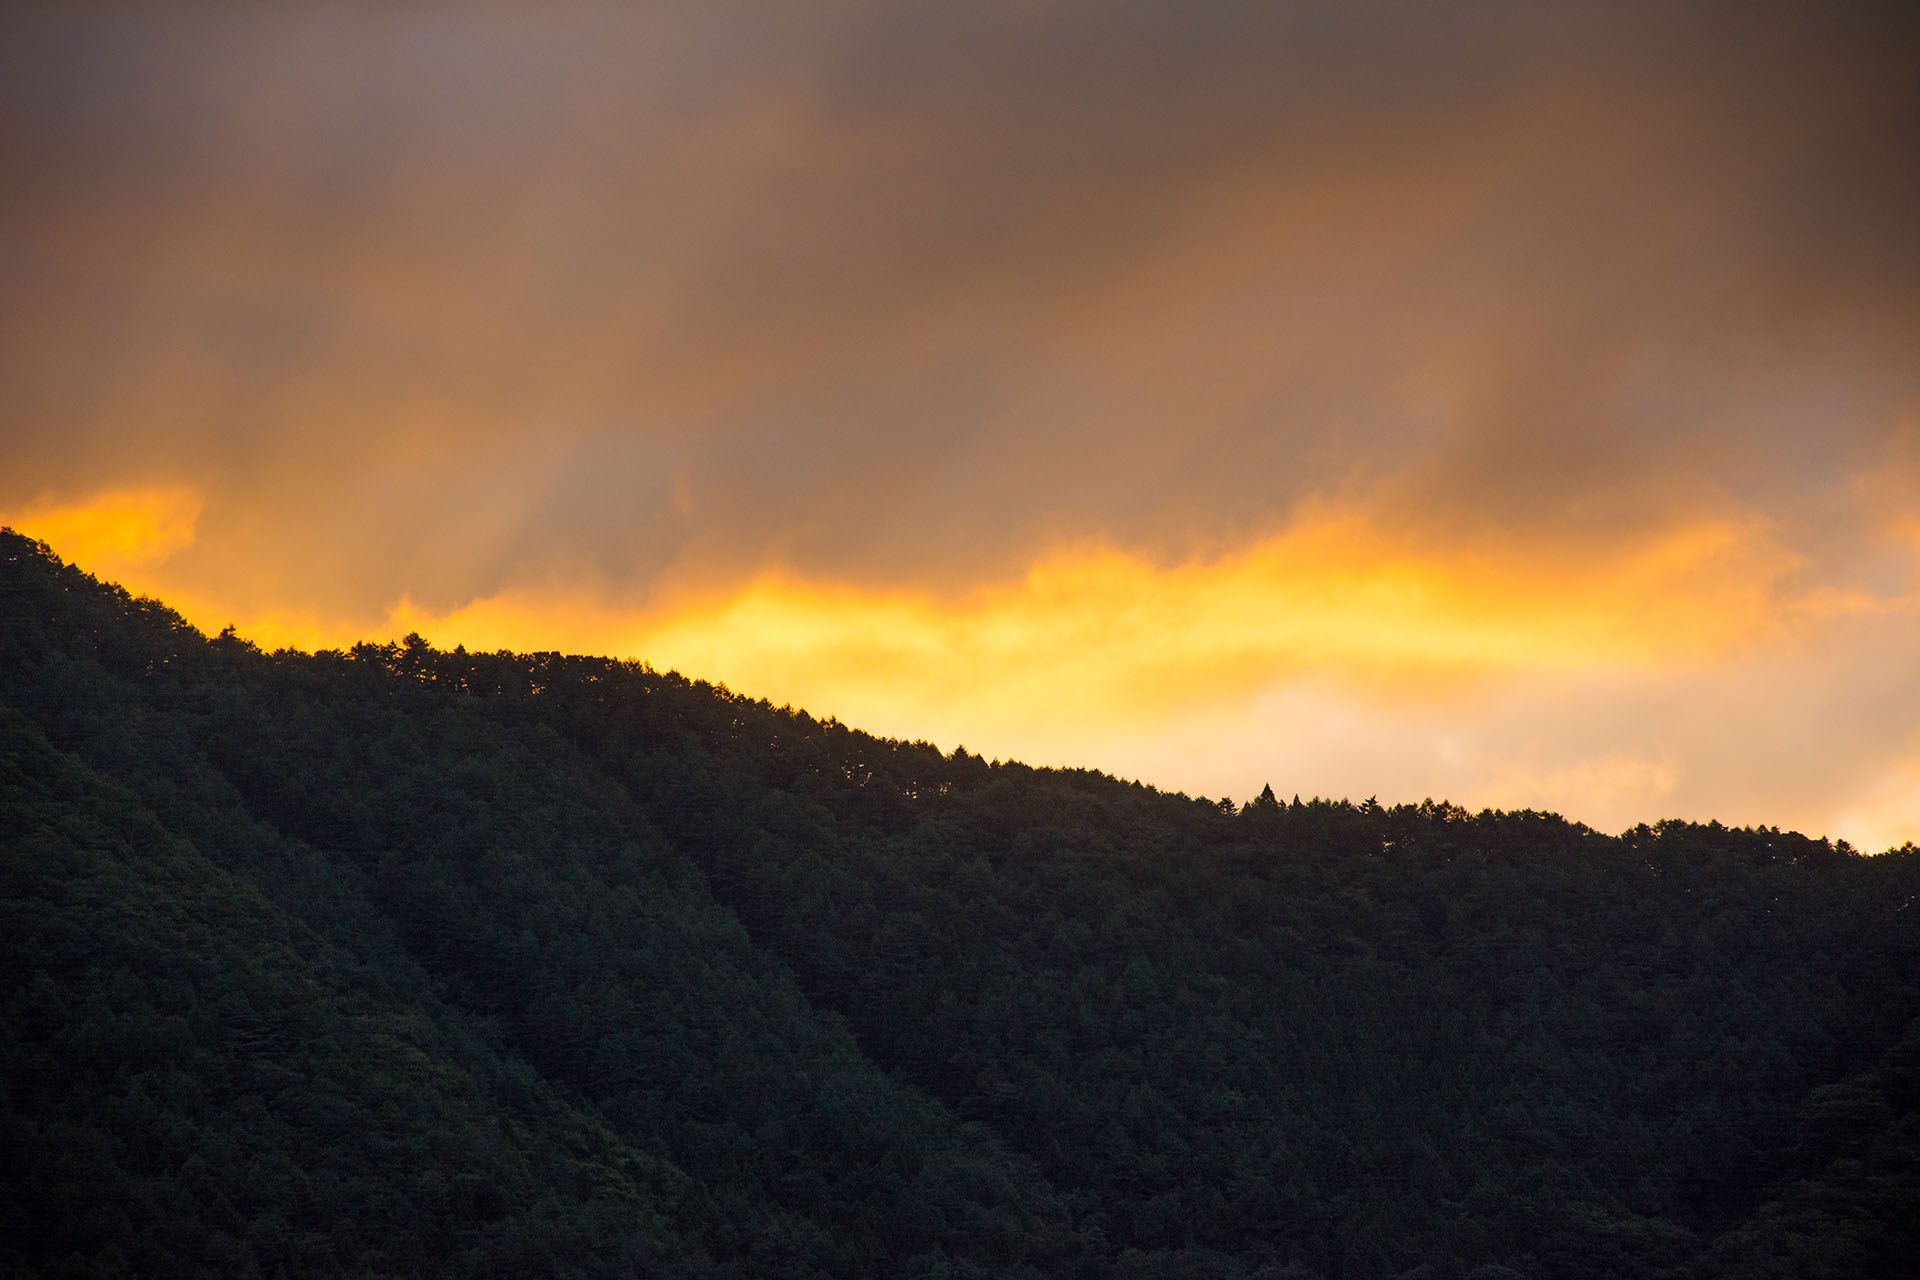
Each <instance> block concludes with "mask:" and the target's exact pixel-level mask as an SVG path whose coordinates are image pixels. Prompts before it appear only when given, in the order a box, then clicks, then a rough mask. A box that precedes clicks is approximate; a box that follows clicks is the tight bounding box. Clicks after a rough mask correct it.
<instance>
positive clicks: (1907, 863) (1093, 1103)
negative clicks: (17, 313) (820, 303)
mask: <svg viewBox="0 0 1920 1280" xmlns="http://www.w3.org/2000/svg"><path fill="white" fill-rule="evenodd" d="M1276 781H1277V782H1282V781H1283V780H1279V779H1276ZM1917 900H1920V851H1916V850H1914V849H1912V848H1908V849H1906V850H1902V851H1896V852H1892V853H1889V854H1886V855H1884V856H1879V857H1863V856H1860V855H1858V854H1855V853H1854V852H1852V851H1851V850H1849V849H1847V848H1845V846H1835V845H1833V844H1830V843H1828V842H1826V841H1823V840H1814V839H1808V838H1804V837H1801V836H1797V835H1792V834H1787V833H1782V832H1779V831H1774V830H1754V829H1748V830H1736V829H1729V828H1725V827H1721V826H1717V825H1713V826H1697V825H1687V824H1680V823H1666V824H1661V825H1659V826H1657V827H1652V828H1645V827H1643V828H1639V829H1636V830H1633V831H1630V832H1627V833H1625V834H1624V835H1622V836H1619V837H1610V836H1605V835H1601V834H1598V833H1595V832H1593V831H1590V830H1587V829H1585V828H1583V827H1579V826H1576V825H1572V824H1569V823H1567V822H1565V821H1563V820H1561V819H1559V818H1557V817H1554V816H1552V815H1548V814H1540V813H1482V814H1469V813H1467V812H1464V811H1462V810H1460V809H1458V808H1455V807H1452V806H1448V805H1444V804H1436V803H1432V802H1428V803H1424V804H1421V805H1418V806H1404V805H1403V806H1396V807H1385V806H1381V805H1379V804H1376V803H1374V802H1372V801H1369V802H1367V803H1365V804H1362V805H1353V804H1347V803H1332V802H1324V801H1311V802H1307V803H1301V802H1298V801H1294V802H1291V803H1282V802H1279V801H1276V800H1274V799H1272V798H1271V797H1270V796H1268V797H1263V798H1262V799H1261V800H1260V801H1258V802H1255V803H1253V804H1249V805H1247V806H1245V807H1244V808H1242V809H1240V810H1239V811H1237V812H1236V811H1233V810H1232V809H1231V808H1229V807H1226V806H1222V805H1220V804H1216V803H1212V802H1208V801H1204V800H1195V799H1190V798H1187V797H1182V796H1173V795H1167V794H1164V793H1160V792H1156V791H1153V790H1151V789H1149V788H1146V787H1142V786H1140V785H1137V784H1130V783H1126V782H1122V781H1118V780H1115V779H1112V778H1108V777H1105V776H1101V775H1098V774H1093V773H1087V772H1063V771H1055V770H1036V769H1031V768H1027V767H1024V766H1021V765H1017V764H989V763H988V762H986V761H983V760H981V759H979V758H978V757H975V756H971V755H967V754H964V753H961V752H955V753H953V754H951V755H943V754H941V753H940V752H939V751H937V750H935V749H934V748H932V747H930V746H928V745H925V744H913V743H901V742H892V741H884V740H879V739H875V738H872V737H869V736H866V735H864V734H861V733H858V732H855V731H853V730H851V729H849V728H847V727H846V726H844V725H841V724H838V723H837V722H834V721H832V720H819V719H815V718H812V717H810V716H808V715H806V714H803V713H799V712H794V711H789V710H785V709H777V708H774V707H771V706H768V705H767V704H765V703H759V702H754V701H751V700H748V699H745V698H741V697H738V696H734V695H731V694H729V693H727V692H726V691H725V690H723V689H718V688H715V687H712V686H710V685H705V684H701V683H698V682H693V681H689V680H686V679H683V678H682V677H680V676H677V675H673V674H668V673H661V672H656V671H653V670H651V669H649V668H647V667H645V666H643V665H640V664H635V663H625V662H615V661H609V660H603V659H594V658H579V657H565V656H561V655H557V654H531V655H515V654H508V653H498V654H470V653H466V652H462V651H455V652H451V653H447V652H440V651H436V650H434V649H432V648H430V647H428V646H426V645H425V644H423V643H420V642H418V641H417V640H411V639H410V640H409V641H408V642H407V643H405V644H402V645H362V646H359V647H357V648H355V649H354V650H352V651H351V652H346V653H339V652H333V653H320V654H312V655H308V654H298V653H277V654H266V653H262V652H260V651H258V650H256V649H254V648H253V647H251V646H250V645H248V644H246V643H245V642H244V641H243V640H240V639H238V638H235V637H233V636H230V635H229V636H222V637H219V638H214V639H207V638H205V637H203V636H202V635H200V634H199V633H198V632H196V631H194V630H193V629H192V628H190V627H188V626H187V625H186V624H185V623H184V622H183V621H182V620H181V619H180V618H178V617H177V616H176V615H174V614H172V613H171V612H169V611H168V610H167V609H166V608H164V607H163V606H162V605H159V604H156V603H154V602H150V601H140V600H135V599H132V598H130V597H129V596H128V595H127V594H126V593H125V592H123V591H121V590H119V589H118V588H115V587H112V586H109V585H103V584H101V583H99V582H96V581H95V580H94V579H92V578H90V577H88V576H87V575H85V574H83V573H81V572H80V571H78V570H77V569H74V568H71V567H69V566H66V565H63V564H62V563H60V562H59V561H58V560H57V559H56V558H54V556H53V555H52V554H51V552H49V551H48V550H47V549H46V548H45V547H44V546H40V545H38V544H35V543H32V542H30V541H28V540H26V539H23V538H20V537H19V536H17V535H14V534H11V533H5V534H0V1272H4V1273H7V1274H19V1275H24V1276H55V1275H62V1276H64V1275H87V1276H95V1275H116V1274H117V1275H129V1274H131V1275H191V1274H210V1275H235V1276H250V1275H259V1276H288V1277H300V1276H334V1275H355V1276H359V1275H374V1276H413V1275H432V1276H501V1277H508V1276H515V1277H517V1276H527V1275H547V1274H551V1275H559V1276H583V1277H584V1276H603V1275H609V1276H610V1275H652V1276H665V1277H687V1278H692V1277H714V1278H718V1277H749V1276H779V1277H896V1276H898V1277H925V1278H928V1280H931V1278H933V1277H960V1276H979V1277H986V1276H995V1277H1000V1276H1011V1277H1019V1276H1027V1277H1038V1276H1049V1277H1051V1276H1071V1277H1087V1278H1089V1280H1091V1278H1092V1277H1104V1276H1118V1277H1193V1278H1202V1277H1205V1278H1209V1280H1214V1278H1217V1280H1238V1278H1242V1277H1263V1278H1266V1280H1274V1278H1277V1277H1294V1278H1296V1280H1298V1278H1304V1277H1326V1278H1327V1280H1336V1278H1337V1280H1361V1278H1371V1277H1408V1278H1411V1277H1426V1278H1427V1280H1443V1278H1447V1277H1471V1278H1472V1280H1498V1278H1499V1277H1512V1276H1515V1275H1519V1276H1555V1277H1585V1276H1592V1277H1601V1276H1621V1275H1636V1276H1671V1277H1707V1276H1714V1277H1720V1276H1730V1277H1745V1276H1752V1277H1774V1276H1780V1277H1785V1276H1833V1277H1841V1276H1848V1277H1855V1276H1896V1275H1905V1274H1910V1273H1911V1267H1912V1264H1913V1259H1914V1258H1915V1257H1920V901H1917Z"/></svg>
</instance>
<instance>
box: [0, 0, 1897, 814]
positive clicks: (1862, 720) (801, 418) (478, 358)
mask: <svg viewBox="0 0 1920 1280" xmlns="http://www.w3.org/2000/svg"><path fill="white" fill-rule="evenodd" d="M1075 7H1076V6H1073V5H1067V6H1061V8H1063V9H1074V8H1075ZM1123 8H1125V10H1126V14H1127V15H1128V17H1127V19H1126V20H1125V21H1116V22H1114V23H1111V24H1101V26H1100V29H1102V30H1108V31H1110V32H1111V33H1112V35H1111V40H1110V41H1109V42H1106V43H1102V44H1099V45H1097V46H1096V47H1093V48H1090V49H1089V48H1083V47H1081V46H1080V44H1079V43H1078V42H1077V40H1076V39H1075V38H1073V37H1074V33H1075V32H1078V31H1081V30H1083V29H1084V24H1081V25H1076V24H1075V23H1074V22H1072V21H1068V20H1067V19H1065V18H1056V17H1053V16H1049V15H1050V13H1051V9H1052V7H1050V6H1041V7H1032V8H1031V9H1029V8H1025V7H1013V8H1008V9H1005V10H1002V9H1000V8H997V7H991V6H990V7H988V9H990V10H991V12H988V10H982V11H981V12H980V13H978V14H970V15H962V14H961V13H959V12H957V11H954V10H947V9H943V8H942V7H938V6H930V5H929V6H911V5H910V6H902V7H901V8H899V9H898V10H885V9H882V8H881V7H878V6H866V5H849V6H840V7H835V8H834V9H833V10H832V11H831V13H830V14H823V15H820V16H818V17H817V18H815V19H813V20H803V19H802V18H801V17H800V16H799V15H798V14H777V15H776V14H769V15H759V14H758V11H757V10H754V11H749V10H747V9H744V8H733V7H729V6H705V7H701V6H689V7H686V8H684V9H669V10H658V11H653V10H650V11H649V13H648V14H647V15H646V16H644V17H639V16H632V15H628V14H625V13H624V12H623V11H621V10H616V9H599V8H593V9H579V10H575V9H565V10H563V11H556V12H553V13H551V14H547V15H545V16H540V17H530V16H529V17H509V16H508V15H506V14H504V13H501V12H496V11H492V10H477V11H463V10H459V9H451V8H449V9H442V8H438V7H434V6H426V7H422V8H420V9H418V10H415V9H413V8H411V7H409V8H408V9H407V10H406V11H405V12H400V13H376V12H374V11H372V10H365V9H359V8H340V9H332V8H327V7H324V6H322V7H316V8H315V9H313V10H311V11H308V12H305V13H302V14H301V15H299V16H295V15H293V14H291V13H273V12H265V11H262V12H249V13H246V14H227V15H222V16H219V17H217V18H212V17H209V16H208V15H206V14H196V13H191V12H181V13H174V14H160V13H146V14H120V15H117V17H116V18H115V19H114V20H113V21H108V20H107V19H106V18H105V16H104V14H103V13H102V12H97V11H95V10H93V9H91V8H84V9H82V8H73V7H63V6H49V7H46V8H29V9H26V10H23V11H22V12H21V13H19V14H16V15H15V16H12V17H10V18H9V19H7V20H6V21H7V22H8V24H9V25H10V26H11V27H12V28H13V29H14V30H13V33H12V34H13V37H14V38H13V39H11V40H10V41H9V42H8V52H6V53H5V54H4V55H0V58H3V59H4V61H5V64H6V72H5V74H6V76H7V78H8V80H9V82H10V83H11V84H12V85H13V86H14V87H13V88H11V89H9V91H8V92H9V94H10V98H9V107H10V109H9V113H8V114H9V116H10V123H9V126H8V128H7V129H6V131H5V132H4V133H0V156H3V157H4V159H5V161H6V164H7V168H8V172H9V173H10V174H14V175H18V180H17V181H13V182H10V183H9V185H8V190H7V192H6V193H5V194H4V195H0V233H4V234H3V235H0V268H4V270H5V272H6V278H7V279H8V280H10V281H11V282H13V288H12V289H11V290H10V292H12V293H13V294H14V297H15V302H14V303H13V304H12V305H11V306H10V310H11V311H12V312H13V314H12V315H11V316H10V317H9V318H8V319H7V320H6V322H5V332H6V335H7V340H6V342H5V344H4V348H3V350H4V354H3V355H0V390H3V391H4V393H5V399H6V403H7V405H8V414H9V426H8V428H7V430H6V432H5V435H4V437H3V438H0V523H5V524H8V525H11V526H14V527H17V528H19V529H20V530H21V531H23V532H26V533H29V534H31V535H33V536H36V537H39V538H43V539H44V540H46V541H47V542H48V543H49V544H51V545H52V547H53V549H54V550H55V551H56V552H58V553H59V554H60V555H62V556H63V557H65V558H67V559H69V560H71V561H73V562H75V563H77V564H79V565H80V566H81V567H83V568H86V569H88V570H89V571H91V572H94V573H96V574H98V575H100V576H102V577H105V578H110V579H113V580H115V581H120V582H122V583H124V584H125V585H127V586H128V587H129V588H130V589H132V590H135V591H138V592H142V593H147V594H151V595H154V596H156V597H158V598H161V599H163V600H165V601H166V602H168V603H169V604H171V605H173V606H175V607H176V608H179V609H180V610H181V611H182V612H183V613H184V614H185V615H186V616H187V617H188V619H189V620H190V621H191V622H193V623H194V624H195V625H196V626H198V627H200V628H201V629H203V630H206V631H209V632H212V631H217V630H219V629H220V628H221V627H223V626H225V625H227V624H229V623H231V624H234V625H236V626H237V627H238V628H239V630H240V631H241V633H242V634H243V635H245V636H247V637H248V638H250V639H252V640H253V641H255V642H256V643H258V644H260V645H262V646H263V647H266V648H276V647H282V646H290V647H300V648H321V647H344V646H347V645H351V644H352V643H354V642H356V641H359V640H367V639H373V640H385V639H391V638H394V637H397V636H400V635H403V634H405V633H407V632H411V631H417V632H419V633H421V634H423V635H425V636H426V637H428V638H429V639H431V640H433V641H434V642H436V643H438V644H442V645H446V646H452V645H455V644H464V645H466V646H467V647H469V648H478V649H494V648H514V649H552V650H564V651H570V652H589V653H606V654H615V655H619V656H623V657H632V658H637V659H642V660H645V661H647V662H650V663H652V664H653V665H654V666H656V667H660V668H673V669H677V670H680V671H682V672H684V673H686V674H688V675H690V676H694V677H698V678H705V679H710V680H714V681H719V682H724V683H726V684H727V685H728V686H729V687H731V688H733V689H735V690H738V691H740V692H744V693H747V694H750V695H753V696H756V697H766V698H769V699H771V700H773V701H774V702H776V703H791V704H793V705H796V706H800V707H804V708H806V709H807V710H808V711H810V712H813V713H815V714H817V715H820V716H827V715H833V716H837V717H839V718H840V719H842V720H844V721H847V722H848V723H851V724H854V725H857V726H859V727H862V728H868V729H872V730H875V731H878V732H882V733H886V734H889V735H895V736H901V737H907V738H925V739H930V740H933V741H936V742H938V743H940V744H941V745H942V746H945V747H949V748H950V747H952V746H955V745H960V744H964V745H965V746H967V747H968V748H969V749H970V750H973V751H977V752H983V753H985V754H987V755H989V756H994V757H1001V758H1020V759H1027V760H1031V761H1034V762H1036V763H1044V764H1061V765H1086V766H1090V767H1096V768H1101V769H1105V770H1108V771H1111V772H1115V773H1119V774H1121V775H1123V776H1128V777H1138V778H1141V779H1142V780H1144V781H1147V782H1150V783H1153V784H1156V785H1161V786H1165V787H1169V788H1178V789H1184V790H1188V791H1190V792H1194V793H1198V794H1206V795H1210V796H1218V795H1221V794H1230V795H1232V796H1234V797H1236V798H1240V799H1244V798H1246V797H1247V796H1249V795H1250V794H1252V793H1253V792H1255V791H1257V790H1258V789H1259V788H1260V787H1261V786H1262V785H1264V784H1266V783H1268V782H1271V783H1272V784H1273V786H1274V787H1275V788H1276V789H1277V790H1279V791H1281V792H1283V793H1292V792H1294V791H1299V792H1301V793H1303V794H1308V795H1311V794H1316V793H1318V794H1328V795H1342V796H1353V797H1356V798H1364V797H1365V796H1367V795H1378V796H1380V797H1381V798H1382V799H1393V800H1418V799H1420V798H1422V797H1425V796H1435V797H1445V798H1449V799H1452V800H1455V801H1458V802H1462V803H1466V804H1469V805H1474V806H1478V805H1483V804H1484V805H1501V806H1523V805H1524V806H1536V807H1541V808H1550V809H1555V810H1561V811H1564V812H1566V813H1567V814H1568V815H1569V816H1570V817H1573V818H1575V819H1578V820H1582V821H1586V822H1589V823H1593V824H1595V825H1597V826H1601V827H1605V828H1611V829H1619V828H1622V827H1624V826H1626V825H1629V824H1631V823H1635V822H1640V821H1652V820H1657V819H1659V818H1662V817H1668V816H1684V817H1691V818H1700V819H1706V818H1718V819H1722V820H1725V821H1729V822H1735V823H1742V824H1746V823H1777V824H1781V825H1788V826H1794V827H1798V828H1801V829H1805V830H1808V831H1811V832H1814V833H1816V834H1832V835H1834V836H1837V837H1844V838H1847V839H1850V840H1852V841H1854V842H1856V843H1858V844H1861V845H1863V846H1866V847H1871V848H1876V849H1878V848H1885V847H1887V846H1890V845H1894V844H1898V843H1900V842H1902V841H1904V840H1908V839H1920V805H1916V801H1915V797H1916V796H1920V360H1917V359H1916V354H1915V353H1916V352H1920V251H1917V250H1916V242H1915V236H1914V234H1913V229H1914V227H1915V226H1920V195H1916V189H1915V182H1914V179H1913V175H1912V170H1913V166H1912V162H1911V157H1912V155H1913V154H1914V153H1915V152H1914V150H1913V149H1912V147H1913V146H1914V145H1920V139H1915V138H1914V137H1912V136H1911V134H1912V121H1913V119H1914V115H1913V112H1912V110H1911V108H1912V106H1913V104H1914V89H1913V79H1912V78H1911V77H1910V76H1908V75H1907V72H1908V71H1909V70H1910V69H1911V68H1909V67H1907V66H1906V65H1904V64H1905V63H1908V62H1911V60H1912V59H1911V57H1910V56H1908V54H1906V53H1904V52H1901V50H1902V49H1903V48H1905V47H1906V46H1904V45H1903V44H1902V42H1901V41H1900V39H1899V32H1900V31H1904V30H1905V28H1904V27H1902V26H1900V23H1899V22H1898V21H1896V20H1895V19H1892V18H1883V17H1882V16H1881V15H1879V14H1878V12H1877V11H1875V12H1873V13H1867V12H1865V11H1864V10H1863V11H1862V12H1861V13H1859V14H1855V13H1853V12H1852V10H1850V9H1849V10H1847V12H1845V13H1841V12H1840V11H1838V10H1836V11H1835V12H1834V13H1833V14H1831V15H1829V16H1828V17H1825V18H1822V17H1818V16H1814V15H1803V16H1800V17H1795V18H1792V19H1788V18H1786V17H1785V16H1781V17H1780V18H1779V20H1778V21H1777V22H1775V23H1772V24H1771V25H1770V24H1769V23H1768V22H1760V21H1756V22H1754V23H1752V24H1744V23H1736V22H1735V21H1734V20H1733V18H1732V17H1731V10H1730V9H1722V8H1720V7H1715V6H1706V7H1703V8H1702V9H1701V10H1700V11H1699V12H1698V13H1694V12H1691V11H1689V13H1687V14H1682V13H1679V12H1677V11H1672V12H1670V11H1668V10H1666V9H1664V8H1656V7H1649V8H1648V9H1647V11H1646V12H1645V13H1644V14H1641V19H1640V20H1639V21H1637V22H1633V23H1629V22H1621V23H1618V24H1614V23H1608V22H1605V21H1603V20H1601V19H1599V18H1598V17H1596V16H1594V15H1585V16H1581V15H1576V14H1573V13H1571V12H1569V14H1567V15H1564V16H1562V17H1559V18H1555V19H1550V18H1546V17H1539V18H1537V19H1529V20H1528V21H1526V22H1518V23H1514V24H1510V25H1506V26H1502V27H1500V29H1499V30H1498V31H1494V30H1492V29H1489V30H1479V29H1477V28H1475V27H1474V26H1473V24H1472V23H1467V24H1465V29H1461V30H1455V29H1451V28H1449V29H1447V30H1437V29H1435V30H1430V29H1428V28H1427V26H1426V25H1425V23H1424V21H1423V20H1407V21H1403V19H1404V18H1405V15H1398V16H1395V13H1392V12H1389V10H1390V9H1391V8H1392V7H1391V6H1373V5H1362V6H1357V7H1355V8H1354V9H1353V11H1352V12H1351V13H1348V12H1347V11H1346V10H1345V9H1343V8H1341V7H1334V6H1330V7H1328V8H1326V9H1325V10H1324V11H1321V10H1318V9H1315V8H1314V7H1313V6H1308V8H1309V9H1311V10H1313V12H1311V13H1307V12H1304V11H1303V13H1302V14H1301V15H1297V16H1295V17H1293V18H1285V17H1279V16H1270V15H1267V14H1265V13H1264V12H1262V11H1257V10H1254V9H1242V8H1240V7H1238V6H1220V7H1219V8H1218V10H1217V11H1216V10H1207V11H1206V12H1207V14H1209V15H1211V16H1206V17H1198V16H1196V17H1193V18H1192V19H1191V20H1190V21H1189V22H1187V23H1186V24H1184V25H1183V24H1182V23H1180V22H1176V21H1175V20H1174V19H1173V18H1171V17H1170V16H1168V15H1169V13H1170V12H1171V10H1172V8H1173V7H1168V8H1167V9H1153V8H1151V7H1140V8H1138V9H1137V10H1136V9H1135V8H1133V7H1127V6H1123ZM1376 10H1377V11H1376ZM1636 12H1638V11H1637V10H1636ZM1582 13H1583V14H1584V11H1582ZM1889 24H1890V25H1891V26H1893V27H1898V28H1899V30H1898V31H1895V32H1893V33H1892V34H1889V32H1888V31H1886V30H1882V25H1889ZM216 26H217V27H218V38H217V39H216V38H214V36H215V31H214V28H215V27H216ZM1735 28H1737V29H1735ZM1708 35H1711V37H1712V39H1711V41H1709V40H1708V39H1707V36H1708ZM1709 47H1711V48H1712V49H1713V50H1714V52H1713V54H1712V56H1711V57H1709V56H1708V55H1707V54H1706V53H1704V52H1699V50H1704V49H1706V48H1709ZM50 51H59V52H60V57H59V58H57V59H56V58H53V57H51V56H50ZM1329 61H1331V62H1334V63H1337V64H1338V65H1340V66H1342V67H1345V68H1347V69H1348V72H1349V74H1348V75H1347V76H1346V77H1344V78H1341V77H1325V76H1323V75H1321V74H1320V71H1319V68H1320V67H1321V66H1322V65H1323V64H1326V63H1328V62H1329ZM76 65H77V66H79V67H82V68H84V69H85V70H86V72H87V74H85V75H76V74H74V71H73V67H74V66H76ZM1356 86H1357V87H1356ZM109 191H111V192H112V193H114V194H113V198H111V199H109V198H106V196H105V195H104V194H103V193H106V192H109Z"/></svg>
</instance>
